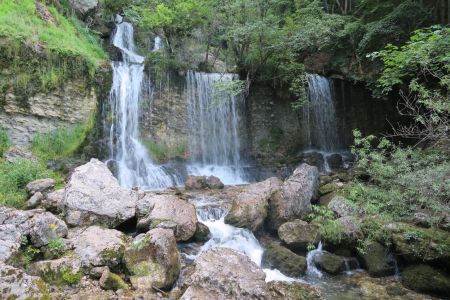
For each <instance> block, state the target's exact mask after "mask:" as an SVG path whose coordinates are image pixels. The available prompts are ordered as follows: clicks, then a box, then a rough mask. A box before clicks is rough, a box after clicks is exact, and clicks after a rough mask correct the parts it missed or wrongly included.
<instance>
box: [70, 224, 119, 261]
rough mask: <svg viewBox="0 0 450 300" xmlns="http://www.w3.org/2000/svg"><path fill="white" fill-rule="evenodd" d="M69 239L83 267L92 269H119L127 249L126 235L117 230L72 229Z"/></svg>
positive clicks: (99, 228) (93, 227)
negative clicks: (105, 267) (101, 267)
mask: <svg viewBox="0 0 450 300" xmlns="http://www.w3.org/2000/svg"><path fill="white" fill-rule="evenodd" d="M68 238H69V240H70V242H71V243H72V245H73V253H74V255H76V256H78V257H79V258H80V259H81V265H82V266H83V267H84V268H86V269H90V268H93V267H100V266H108V267H110V268H118V267H119V266H120V264H121V262H122V257H123V252H124V249H125V244H126V243H125V239H126V238H125V235H124V234H123V233H122V232H120V231H118V230H115V229H107V228H102V227H99V226H91V227H87V228H77V229H71V230H70V231H69V235H68Z"/></svg>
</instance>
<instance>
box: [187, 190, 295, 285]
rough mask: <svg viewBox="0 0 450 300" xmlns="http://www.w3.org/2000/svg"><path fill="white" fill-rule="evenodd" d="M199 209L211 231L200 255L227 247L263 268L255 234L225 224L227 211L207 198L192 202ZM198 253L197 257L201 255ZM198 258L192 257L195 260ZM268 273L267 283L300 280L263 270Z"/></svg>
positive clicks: (262, 250)
mask: <svg viewBox="0 0 450 300" xmlns="http://www.w3.org/2000/svg"><path fill="white" fill-rule="evenodd" d="M192 202H193V203H194V205H195V206H196V208H197V217H198V219H199V221H200V222H202V223H203V224H205V225H206V226H207V227H208V228H209V231H210V235H211V238H210V240H209V241H208V242H206V243H205V244H204V245H203V246H202V248H201V250H200V253H201V252H203V251H206V250H208V249H211V248H215V247H225V248H230V249H233V250H236V251H238V252H240V253H243V254H245V255H247V256H248V257H249V258H250V259H251V260H252V261H253V262H254V263H255V264H257V265H258V266H261V263H262V256H263V253H264V249H263V247H261V245H260V244H259V242H258V240H257V239H256V237H255V236H254V235H253V233H252V232H251V231H249V230H247V229H243V228H237V227H234V226H231V225H229V224H225V216H226V215H227V213H228V210H227V209H224V208H221V207H217V206H216V207H214V205H217V202H215V201H214V200H209V199H208V198H205V197H199V198H196V199H195V200H193V201H192ZM200 253H198V254H197V255H199V254H200ZM195 257H196V256H192V257H190V258H191V259H195ZM263 271H264V272H265V273H266V281H267V282H269V281H274V280H281V281H296V280H298V279H295V278H291V277H288V276H286V275H284V274H282V273H281V272H280V271H279V270H276V269H272V270H271V269H263Z"/></svg>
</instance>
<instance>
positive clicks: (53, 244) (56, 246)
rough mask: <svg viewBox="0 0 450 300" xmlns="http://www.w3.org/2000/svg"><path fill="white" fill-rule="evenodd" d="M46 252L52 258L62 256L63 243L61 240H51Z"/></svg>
mask: <svg viewBox="0 0 450 300" xmlns="http://www.w3.org/2000/svg"><path fill="white" fill-rule="evenodd" d="M48 250H49V251H50V254H51V255H52V256H53V257H54V258H57V257H61V256H62V255H63V254H64V241H63V240H62V239H61V238H55V239H51V240H50V242H49V243H48Z"/></svg>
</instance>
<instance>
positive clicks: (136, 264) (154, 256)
mask: <svg viewBox="0 0 450 300" xmlns="http://www.w3.org/2000/svg"><path fill="white" fill-rule="evenodd" d="M124 262H125V267H126V269H127V270H128V272H129V273H130V275H131V276H130V281H131V284H132V285H133V287H134V288H136V289H149V288H152V287H156V288H170V287H171V286H172V284H173V283H174V282H175V280H176V279H177V278H178V275H179V273H180V256H179V254H178V250H177V245H176V240H175V236H174V234H173V231H172V230H170V229H163V228H155V229H152V230H150V231H149V232H147V233H146V234H141V235H139V236H137V237H136V238H135V239H134V240H133V242H132V243H131V244H130V245H128V247H127V248H126V250H125V255H124Z"/></svg>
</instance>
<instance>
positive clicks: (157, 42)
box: [153, 35, 163, 51]
mask: <svg viewBox="0 0 450 300" xmlns="http://www.w3.org/2000/svg"><path fill="white" fill-rule="evenodd" d="M162 48H163V42H162V40H161V38H160V37H159V35H157V36H155V40H154V46H153V51H159V50H161V49H162Z"/></svg>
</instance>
